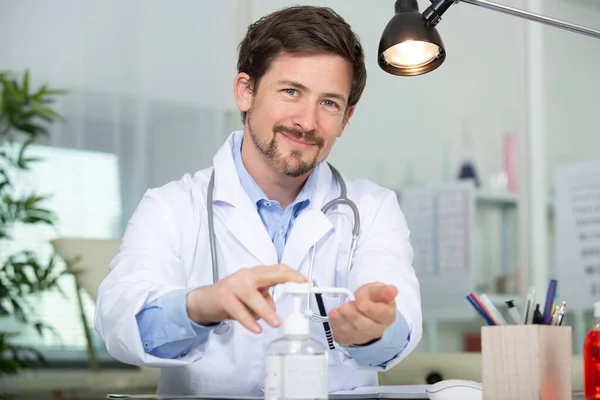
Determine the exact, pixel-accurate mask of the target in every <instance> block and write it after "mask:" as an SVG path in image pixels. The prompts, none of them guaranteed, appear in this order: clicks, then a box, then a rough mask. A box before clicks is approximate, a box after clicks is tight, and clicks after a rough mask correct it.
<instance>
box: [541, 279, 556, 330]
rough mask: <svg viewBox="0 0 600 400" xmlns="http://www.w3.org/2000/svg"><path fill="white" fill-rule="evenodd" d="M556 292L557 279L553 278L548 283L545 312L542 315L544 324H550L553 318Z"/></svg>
mask: <svg viewBox="0 0 600 400" xmlns="http://www.w3.org/2000/svg"><path fill="white" fill-rule="evenodd" d="M555 294H556V279H551V280H550V283H548V291H547V292H546V304H545V305H544V314H543V315H542V324H544V325H550V320H551V319H552V304H554V295H555Z"/></svg>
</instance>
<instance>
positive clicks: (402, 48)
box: [377, 0, 446, 76]
mask: <svg viewBox="0 0 600 400" xmlns="http://www.w3.org/2000/svg"><path fill="white" fill-rule="evenodd" d="M395 9H396V14H395V15H394V17H393V18H392V19H391V20H390V22H389V23H388V24H387V26H386V27H385V29H384V30H383V34H382V35H381V41H380V42H379V52H378V54H379V55H378V57H377V63H378V64H379V66H380V67H381V69H383V70H384V71H386V72H389V73H390V74H394V75H402V76H415V75H421V74H425V73H427V72H430V71H433V70H434V69H436V68H437V67H439V66H440V65H442V63H443V62H444V59H445V58H446V51H445V50H444V44H443V43H442V39H441V37H440V35H439V34H438V32H437V30H436V29H435V27H433V26H432V27H429V28H428V27H427V25H426V21H425V19H424V18H423V16H422V15H421V13H419V5H418V3H417V0H397V1H396V5H395Z"/></svg>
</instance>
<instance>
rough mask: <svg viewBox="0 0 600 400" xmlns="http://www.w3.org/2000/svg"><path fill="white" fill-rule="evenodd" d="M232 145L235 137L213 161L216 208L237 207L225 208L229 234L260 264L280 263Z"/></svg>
mask: <svg viewBox="0 0 600 400" xmlns="http://www.w3.org/2000/svg"><path fill="white" fill-rule="evenodd" d="M234 134H235V133H234ZM232 143H233V134H232V135H231V136H230V137H229V139H228V140H227V142H226V143H225V144H224V145H223V146H222V147H221V149H220V150H219V151H218V152H217V154H216V155H215V157H214V160H213V165H214V171H215V183H214V185H215V186H214V199H213V207H219V205H220V204H219V203H221V202H225V203H228V204H229V205H231V206H233V207H227V206H225V207H222V213H221V214H222V215H223V218H224V220H225V226H226V227H227V229H228V230H229V232H230V233H231V234H232V235H233V236H234V237H235V239H237V241H238V242H239V243H240V244H241V245H242V246H244V248H245V249H246V250H247V251H248V252H250V253H251V254H252V255H253V256H254V257H256V258H257V259H258V260H259V262H260V264H263V265H272V264H276V263H277V251H276V250H275V246H274V245H273V242H272V241H271V238H270V237H269V234H268V233H267V230H266V229H265V226H264V225H263V223H262V221H261V219H260V215H259V214H258V211H257V210H256V207H255V205H253V204H252V201H251V200H250V198H249V197H248V195H247V194H246V192H245V191H244V188H243V187H242V184H241V183H240V180H239V177H238V174H237V170H236V168H235V162H234V161H233V155H232ZM216 224H217V222H216V215H215V225H216ZM217 241H218V238H217ZM223 242H227V241H223ZM223 242H222V243H223ZM223 251H235V249H234V248H229V249H226V248H225V249H223ZM234 267H239V266H234Z"/></svg>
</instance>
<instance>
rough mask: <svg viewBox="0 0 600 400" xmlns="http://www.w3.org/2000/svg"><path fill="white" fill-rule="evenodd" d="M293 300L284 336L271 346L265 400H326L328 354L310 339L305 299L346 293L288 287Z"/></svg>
mask: <svg viewBox="0 0 600 400" xmlns="http://www.w3.org/2000/svg"><path fill="white" fill-rule="evenodd" d="M284 292H285V293H289V294H291V295H292V296H293V298H292V302H293V309H292V313H291V314H290V315H289V316H288V318H287V319H286V320H285V321H284V323H283V327H284V332H285V335H284V336H283V337H282V338H280V339H276V340H274V341H273V342H271V343H270V344H269V346H268V348H267V354H266V363H265V400H298V399H302V400H327V398H328V396H329V373H328V372H329V352H328V349H327V347H326V346H325V344H324V343H321V342H320V341H318V340H314V339H312V338H311V337H310V314H307V313H304V312H302V299H303V298H304V297H307V295H310V293H316V292H319V293H329V292H335V293H345V294H347V295H348V296H349V297H350V298H351V299H352V300H353V299H354V296H353V295H352V293H351V292H350V291H348V290H346V289H338V288H335V289H334V288H316V287H311V285H310V284H309V283H292V282H289V283H286V284H285V285H284Z"/></svg>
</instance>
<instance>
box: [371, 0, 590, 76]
mask: <svg viewBox="0 0 600 400" xmlns="http://www.w3.org/2000/svg"><path fill="white" fill-rule="evenodd" d="M459 1H461V2H463V3H469V4H472V5H476V6H480V7H484V8H488V9H490V10H494V11H499V12H503V13H506V14H510V15H515V16H517V17H521V18H524V19H527V20H530V21H535V22H540V23H543V24H546V25H550V26H554V27H556V28H561V29H565V30H568V31H571V32H575V33H579V34H582V35H587V36H591V37H594V38H596V39H600V31H597V30H594V29H590V28H585V27H582V26H578V25H574V24H571V23H568V22H563V21H560V20H557V19H554V18H549V17H546V16H543V15H539V14H534V13H531V12H528V11H523V10H519V9H517V8H513V7H509V6H505V5H502V4H496V3H492V2H490V1H487V0H431V5H430V6H429V7H427V9H426V10H425V11H423V14H421V13H419V5H418V3H417V0H396V4H395V6H394V8H395V12H396V14H395V15H394V17H393V18H392V19H391V20H390V22H388V24H387V26H386V27H385V29H384V31H383V34H382V35H381V41H380V42H379V52H378V54H379V56H378V57H377V63H378V64H379V66H380V67H381V69H383V70H384V71H386V72H389V73H390V74H393V75H400V76H416V75H422V74H425V73H427V72H431V71H433V70H434V69H436V68H437V67H439V66H440V65H442V63H443V62H444V59H445V58H446V50H445V49H444V44H443V42H442V38H441V37H440V35H439V33H438V32H437V30H436V29H435V26H436V25H437V24H438V23H439V22H440V20H441V19H442V15H443V14H444V13H445V12H446V10H448V8H450V6H451V5H452V4H453V3H458V2H459Z"/></svg>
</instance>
